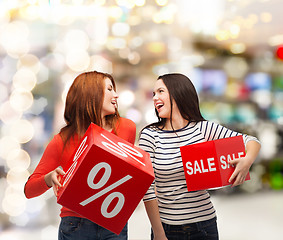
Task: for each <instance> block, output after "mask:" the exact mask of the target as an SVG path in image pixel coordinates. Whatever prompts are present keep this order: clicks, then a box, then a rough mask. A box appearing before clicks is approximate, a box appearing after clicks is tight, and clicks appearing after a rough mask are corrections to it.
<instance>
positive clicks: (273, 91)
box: [0, 0, 283, 240]
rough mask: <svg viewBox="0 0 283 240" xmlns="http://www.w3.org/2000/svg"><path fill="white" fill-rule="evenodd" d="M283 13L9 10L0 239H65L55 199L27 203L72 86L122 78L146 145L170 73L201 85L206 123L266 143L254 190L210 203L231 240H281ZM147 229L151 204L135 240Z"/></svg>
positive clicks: (125, 99)
mask: <svg viewBox="0 0 283 240" xmlns="http://www.w3.org/2000/svg"><path fill="white" fill-rule="evenodd" d="M282 9H283V3H282V1H280V0H257V1H255V0H206V1H205V0H197V1H194V0H171V1H170V0H109V1H106V0H49V1H48V0H1V1H0V189H1V190H0V220H1V225H0V239H1V240H2V239H5V240H9V239H13V240H19V239H21V240H22V239H37V240H39V239H42V240H46V239H56V236H57V229H58V222H59V216H58V214H59V206H58V205H57V204H56V199H55V197H54V196H53V192H52V191H48V192H47V193H45V194H44V195H42V196H40V197H38V198H34V199H30V200H27V199H26V198H25V196H24V194H23V187H24V184H25V182H26V180H27V178H28V176H29V175H30V174H31V173H32V172H33V170H34V168H35V167H36V165H37V164H38V161H39V160H40V157H41V155H42V153H43V151H44V148H45V146H46V144H47V143H48V142H49V141H50V139H51V138H52V136H53V135H54V134H56V133H57V132H58V131H59V129H60V128H61V127H62V126H63V124H64V119H63V110H64V100H65V97H66V93H67V91H68V88H69V87H70V84H71V83H72V81H73V80H74V78H75V77H76V76H77V75H78V74H79V73H81V72H84V71H92V70H97V71H103V72H107V73H110V74H112V75H113V77H114V79H115V80H116V82H117V88H118V94H119V99H118V103H119V111H120V114H121V116H123V117H127V118H130V119H132V120H133V121H134V122H135V123H136V125H137V137H138V133H139V131H140V130H141V128H142V127H144V126H145V125H146V124H148V123H151V122H153V121H155V120H156V117H155V116H154V107H153V104H152V87H153V84H154V82H155V80H156V78H157V77H158V76H159V75H161V74H164V73H168V72H180V73H183V74H185V75H187V76H188V77H189V78H190V79H191V80H192V81H193V83H194V84H195V86H196V88H197V91H198V93H199V96H200V102H201V111H202V114H203V115H204V117H205V118H206V119H208V120H211V121H216V122H219V123H221V124H222V125H225V126H227V127H229V128H232V129H234V130H237V131H240V132H245V133H248V134H251V135H254V136H256V137H258V139H259V140H260V141H261V143H262V148H261V152H260V155H259V157H258V159H257V160H256V162H255V163H254V165H253V166H252V168H251V172H250V174H251V179H252V180H251V181H248V182H246V183H245V184H243V185H242V186H240V187H236V188H229V187H226V188H223V189H220V190H216V191H213V192H211V194H212V199H213V200H215V205H216V210H217V212H218V215H219V225H220V227H219V228H220V236H221V237H222V238H221V239H224V240H229V239H230V240H233V239H235V240H236V239H241V240H243V239H250V238H251V237H253V239H257V240H259V239H276V240H277V239H278V240H279V239H281V237H282V236H283V231H282V223H283V207H282V202H283V192H282V189H283V60H282V59H283V28H282V23H283V15H282ZM224 217H225V218H224ZM140 219H142V220H140ZM229 223H231V224H229ZM148 224H149V223H148V220H147V218H146V216H145V215H144V209H143V205H142V204H141V205H140V206H138V208H137V210H136V212H135V213H134V215H133V217H132V218H131V219H130V239H149V238H148V232H149V225H148ZM229 231H230V232H229ZM235 231H236V233H235ZM265 232H268V234H269V235H264V233H265ZM249 234H250V235H249ZM267 236H269V237H267ZM264 237H265V238H264Z"/></svg>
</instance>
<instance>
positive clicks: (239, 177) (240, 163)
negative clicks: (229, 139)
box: [229, 157, 251, 187]
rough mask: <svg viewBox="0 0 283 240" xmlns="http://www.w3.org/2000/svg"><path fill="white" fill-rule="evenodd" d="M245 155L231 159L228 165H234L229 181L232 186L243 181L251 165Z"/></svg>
mask: <svg viewBox="0 0 283 240" xmlns="http://www.w3.org/2000/svg"><path fill="white" fill-rule="evenodd" d="M249 162H250V161H249V160H248V159H246V157H243V158H238V159H235V160H231V161H230V162H229V164H230V165H236V167H235V170H234V172H233V174H232V175H231V177H230V179H229V182H230V183H233V184H232V187H235V186H238V185H240V184H243V183H244V182H245V179H246V176H247V174H248V173H249V169H250V167H251V165H250V164H249Z"/></svg>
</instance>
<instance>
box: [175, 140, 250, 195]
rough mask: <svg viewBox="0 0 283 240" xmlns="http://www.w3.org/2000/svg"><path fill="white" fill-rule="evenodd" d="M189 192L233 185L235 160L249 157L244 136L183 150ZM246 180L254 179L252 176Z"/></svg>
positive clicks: (193, 145)
mask: <svg viewBox="0 0 283 240" xmlns="http://www.w3.org/2000/svg"><path fill="white" fill-rule="evenodd" d="M180 150H181V156H182V161H183V166H184V171H185V177H186V182H187V188H188V191H196V190H203V189H210V188H218V187H223V186H227V185H230V184H231V183H229V182H228V181H229V178H230V177H231V175H232V173H233V172H234V170H235V167H234V166H232V165H230V164H229V162H230V161H231V160H234V159H237V158H241V157H244V156H245V146H244V142H243V137H242V136H236V137H230V138H223V139H218V140H214V141H208V142H203V143H196V144H192V145H187V146H183V147H181V148H180ZM246 180H250V175H249V174H248V175H247V177H246Z"/></svg>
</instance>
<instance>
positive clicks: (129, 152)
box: [80, 134, 145, 218]
mask: <svg viewBox="0 0 283 240" xmlns="http://www.w3.org/2000/svg"><path fill="white" fill-rule="evenodd" d="M101 136H102V137H103V138H105V139H106V140H107V141H108V142H102V144H103V145H104V146H105V147H107V148H108V149H110V150H111V151H113V152H115V153H117V154H119V155H121V156H124V157H128V156H130V157H132V158H133V159H135V160H136V161H137V162H139V163H140V164H142V165H143V166H145V164H144V163H143V162H141V161H140V160H138V159H137V158H136V157H135V156H137V157H143V155H142V154H141V153H140V152H139V151H138V150H136V149H134V148H132V147H131V146H129V145H127V144H125V143H122V142H118V144H115V143H114V142H113V141H111V140H110V139H109V138H107V137H106V136H105V135H103V134H101ZM101 169H104V174H103V176H102V177H101V179H100V180H99V181H98V182H97V183H94V182H93V181H94V179H95V177H96V175H97V174H98V172H99V171H100V170H101ZM111 171H112V169H111V166H110V165H109V164H108V163H106V162H100V163H98V164H97V165H95V166H94V167H93V168H92V169H91V170H90V172H89V174H88V177H87V184H88V186H89V187H90V188H92V189H101V188H103V187H104V186H105V184H106V183H107V182H108V180H109V178H110V177H111ZM131 178H132V176H130V175H127V176H125V177H123V178H121V179H120V180H118V181H117V182H115V183H113V184H112V185H110V186H108V187H106V188H104V189H102V190H101V191H99V192H98V193H96V194H94V195H92V196H91V197H89V198H87V199H85V200H84V201H82V202H81V203H80V204H81V205H82V206H85V205H87V204H89V203H91V202H92V201H94V200H95V199H97V198H99V197H101V196H103V195H105V194H107V193H109V192H110V191H111V190H113V189H115V188H117V187H118V186H120V185H121V184H123V183H125V182H126V181H128V180H130V179H131ZM115 198H118V202H117V204H116V206H115V207H114V208H113V210H112V211H111V212H108V211H107V209H108V207H109V205H110V204H111V202H112V201H113V200H114V199H115ZM124 203H125V196H124V195H123V194H122V193H121V192H113V193H110V194H109V195H108V196H107V197H106V198H105V199H104V201H103V203H102V205H101V214H102V215H103V216H104V217H105V218H113V217H115V216H116V215H117V214H118V213H119V212H120V211H121V209H122V208H123V206H124Z"/></svg>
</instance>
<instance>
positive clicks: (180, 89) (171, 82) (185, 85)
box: [146, 73, 205, 129]
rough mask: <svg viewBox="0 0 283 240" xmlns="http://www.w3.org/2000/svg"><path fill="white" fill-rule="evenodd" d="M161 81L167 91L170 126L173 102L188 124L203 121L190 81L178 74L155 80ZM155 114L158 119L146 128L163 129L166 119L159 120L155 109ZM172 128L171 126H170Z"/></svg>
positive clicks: (194, 90) (196, 95) (166, 75)
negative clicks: (169, 107)
mask: <svg viewBox="0 0 283 240" xmlns="http://www.w3.org/2000/svg"><path fill="white" fill-rule="evenodd" d="M160 79H161V80H162V81H163V82H164V84H165V86H166V87H167V89H168V92H169V96H170V105H171V113H170V123H171V126H172V106H173V100H174V101H175V102H176V105H177V107H178V109H179V111H180V114H181V116H182V117H183V118H184V119H186V120H188V121H190V122H199V121H205V119H204V117H203V116H202V114H201V112H200V108H199V98H198V94H197V91H196V89H195V87H194V85H193V83H192V82H191V80H190V79H189V78H188V77H186V76H185V75H183V74H180V73H169V74H165V75H162V76H159V77H158V78H157V80H160ZM155 114H156V116H157V118H158V122H155V123H152V124H150V125H148V126H146V127H149V126H152V127H158V128H161V129H162V128H164V127H165V123H166V118H161V117H159V115H158V111H157V110H156V109H155ZM172 128H173V126H172ZM173 129H174V128H173Z"/></svg>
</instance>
